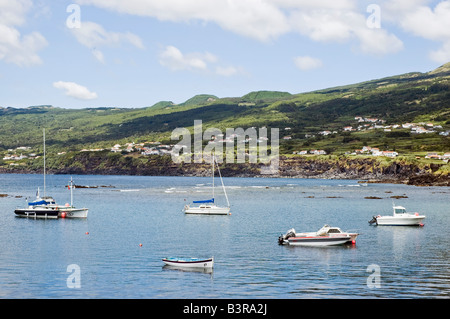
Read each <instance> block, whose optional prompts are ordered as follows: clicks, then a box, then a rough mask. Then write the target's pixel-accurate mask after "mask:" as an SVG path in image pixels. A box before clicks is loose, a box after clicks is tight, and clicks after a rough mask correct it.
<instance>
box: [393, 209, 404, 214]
mask: <svg viewBox="0 0 450 319" xmlns="http://www.w3.org/2000/svg"><path fill="white" fill-rule="evenodd" d="M394 212H395V213H396V214H405V213H406V209H405V208H403V207H395V208H394Z"/></svg>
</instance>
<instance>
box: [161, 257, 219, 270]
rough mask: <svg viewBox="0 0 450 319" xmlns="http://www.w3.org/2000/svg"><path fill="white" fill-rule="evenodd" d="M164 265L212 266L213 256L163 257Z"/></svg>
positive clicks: (182, 266)
mask: <svg viewBox="0 0 450 319" xmlns="http://www.w3.org/2000/svg"><path fill="white" fill-rule="evenodd" d="M162 261H163V262H164V263H165V264H166V265H168V266H173V267H179V268H213V267H214V258H208V259H197V258H190V259H178V258H163V260H162Z"/></svg>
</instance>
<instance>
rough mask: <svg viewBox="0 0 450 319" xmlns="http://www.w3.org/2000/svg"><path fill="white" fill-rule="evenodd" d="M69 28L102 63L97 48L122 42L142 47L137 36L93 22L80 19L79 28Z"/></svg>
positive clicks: (100, 54)
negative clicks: (110, 30)
mask: <svg viewBox="0 0 450 319" xmlns="http://www.w3.org/2000/svg"><path fill="white" fill-rule="evenodd" d="M70 30H71V31H72V33H73V35H74V36H75V38H76V39H77V41H78V42H79V43H81V44H82V45H84V46H86V47H88V48H89V49H91V50H92V54H93V55H94V57H95V58H96V59H97V60H98V61H100V62H102V63H104V62H105V59H104V55H103V53H102V52H101V51H100V50H99V48H102V47H117V46H120V45H121V44H122V43H129V44H131V45H133V46H134V47H136V48H139V49H143V48H144V45H143V43H142V40H141V38H140V37H139V36H137V35H135V34H133V33H131V32H109V31H106V30H105V29H104V28H103V26H101V25H100V24H98V23H95V22H90V21H82V22H81V26H80V28H72V29H70Z"/></svg>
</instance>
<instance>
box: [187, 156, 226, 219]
mask: <svg viewBox="0 0 450 319" xmlns="http://www.w3.org/2000/svg"><path fill="white" fill-rule="evenodd" d="M216 164H217V162H216V160H215V157H214V156H213V157H212V195H213V196H212V198H211V199H207V200H199V201H193V203H194V204H199V205H198V206H193V207H191V206H190V205H185V206H184V213H185V214H202V215H229V213H230V202H229V201H228V196H227V192H226V190H225V186H224V184H223V180H222V175H221V174H220V168H219V164H217V171H218V172H219V177H220V182H221V183H222V189H223V192H224V194H225V199H226V201H227V206H225V207H223V206H217V205H216V204H215V203H214V200H215V199H214V189H215V185H214V171H215V169H214V168H215V165H216Z"/></svg>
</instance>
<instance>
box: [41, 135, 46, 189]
mask: <svg viewBox="0 0 450 319" xmlns="http://www.w3.org/2000/svg"><path fill="white" fill-rule="evenodd" d="M42 131H43V135H44V197H45V196H46V195H45V128H43V129H42Z"/></svg>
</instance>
